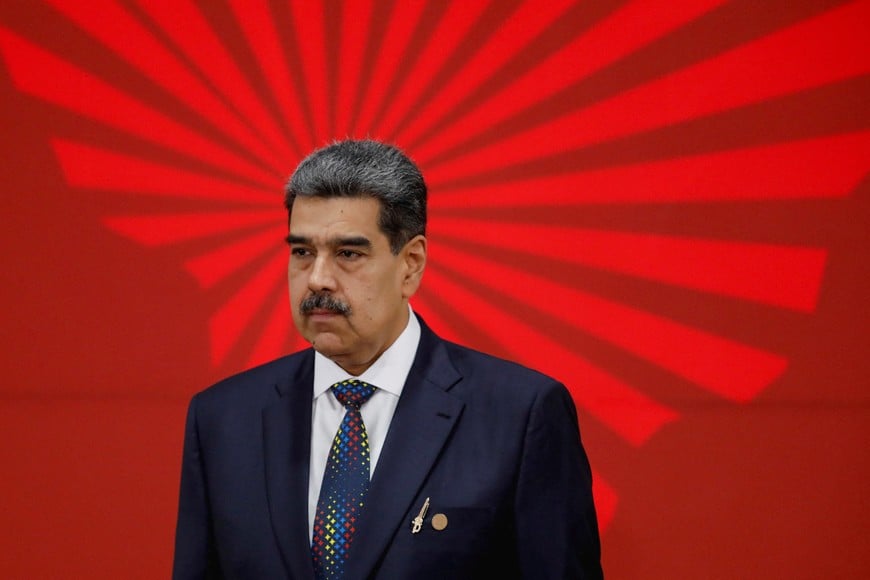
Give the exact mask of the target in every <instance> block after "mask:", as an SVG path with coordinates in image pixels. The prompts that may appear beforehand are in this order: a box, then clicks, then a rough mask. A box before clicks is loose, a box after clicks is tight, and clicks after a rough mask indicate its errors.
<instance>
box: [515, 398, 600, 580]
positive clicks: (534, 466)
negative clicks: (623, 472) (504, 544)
mask: <svg viewBox="0 0 870 580" xmlns="http://www.w3.org/2000/svg"><path fill="white" fill-rule="evenodd" d="M515 518H516V524H517V550H518V553H519V560H520V566H521V568H522V572H523V577H524V578H547V579H597V578H602V577H603V573H602V570H601V546H600V541H599V537H598V523H597V519H596V516H595V505H594V504H593V501H592V473H591V470H590V468H589V462H588V460H587V458H586V452H585V451H584V450H583V445H582V444H581V441H580V432H579V428H578V425H577V413H576V410H575V408H574V402H573V401H572V399H571V395H570V394H569V393H568V391H567V389H565V387H564V386H562V385H559V384H555V383H554V384H553V385H552V386H551V387H550V388H548V389H546V390H544V391H543V392H542V393H541V394H540V395H539V396H538V397H537V399H536V400H535V402H534V405H533V407H532V410H531V413H530V415H529V422H528V425H527V428H526V434H525V442H524V445H523V453H522V459H521V464H520V469H519V479H518V482H517V491H516V499H515Z"/></svg>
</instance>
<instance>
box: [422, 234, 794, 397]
mask: <svg viewBox="0 0 870 580" xmlns="http://www.w3.org/2000/svg"><path fill="white" fill-rule="evenodd" d="M438 252H439V262H438V264H439V267H440V268H444V269H447V270H450V271H452V272H454V273H456V274H457V275H458V276H460V277H464V278H468V279H473V280H476V281H477V282H479V283H481V284H483V285H485V286H487V287H489V288H490V290H491V291H492V292H493V293H495V294H500V295H505V296H509V297H511V298H513V299H515V300H518V301H521V302H527V303H528V304H529V306H531V307H532V308H535V309H537V310H539V311H541V312H542V313H544V314H545V315H548V316H552V317H554V318H559V319H561V320H564V321H565V322H566V323H568V324H571V325H573V326H575V327H577V328H580V329H582V330H583V331H584V332H587V333H589V334H591V335H593V336H595V337H597V338H600V339H602V340H605V341H607V342H610V343H611V344H614V345H616V346H619V347H621V348H623V349H625V350H627V351H629V352H631V353H632V354H633V355H635V356H638V357H641V358H644V359H646V360H648V361H650V362H652V363H654V364H656V365H659V366H661V367H663V368H665V369H667V370H669V371H670V372H672V373H674V374H677V375H679V376H681V377H683V378H685V379H687V380H689V381H691V382H693V383H695V384H696V385H698V386H700V387H702V388H703V389H706V390H708V391H710V392H713V393H715V394H717V395H719V396H721V397H724V398H727V399H730V400H732V401H738V402H745V401H749V400H751V399H753V398H754V397H755V396H757V395H758V394H759V393H760V392H761V391H762V390H763V389H765V388H767V387H768V386H769V385H770V384H771V383H772V382H773V381H774V380H775V379H776V378H777V377H778V376H780V375H781V374H782V372H783V371H784V370H785V368H786V364H787V361H786V359H785V358H783V357H781V356H779V355H776V354H773V353H769V352H765V351H763V350H760V349H757V348H753V347H751V346H748V345H744V344H741V343H739V342H736V341H733V340H728V339H726V338H722V337H719V336H715V335H713V334H710V333H708V332H705V331H703V330H700V329H696V328H690V327H688V326H684V325H682V324H679V323H677V322H674V321H672V320H668V319H667V318H664V317H661V316H656V315H654V314H651V313H648V312H644V311H642V310H638V309H636V308H630V307H628V306H625V305H622V304H617V303H615V302H612V301H610V300H607V299H604V298H599V297H596V296H593V295H591V294H588V293H585V292H581V291H579V290H575V289H572V288H568V287H565V286H562V285H560V284H558V283H556V282H553V281H550V280H546V279H544V278H541V277H540V276H535V275H532V274H529V273H527V272H524V271H522V270H520V269H518V268H512V267H509V266H504V265H500V264H496V263H494V262H491V261H487V260H483V259H480V258H477V257H474V256H472V255H470V254H467V253H465V252H461V251H456V250H452V249H450V248H449V247H445V246H444V245H442V246H440V247H439V248H438ZM506 280H509V281H510V283H509V284H505V281H506ZM530 288H534V291H535V293H536V294H537V295H539V296H546V297H547V299H546V301H536V300H531V301H530V300H529V299H528V298H529V289H530ZM566 306H569V307H567V308H566Z"/></svg>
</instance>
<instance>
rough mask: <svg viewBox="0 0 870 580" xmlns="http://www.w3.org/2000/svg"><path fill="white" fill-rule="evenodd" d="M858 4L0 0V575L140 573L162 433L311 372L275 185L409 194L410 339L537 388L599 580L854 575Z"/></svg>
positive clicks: (859, 225)
mask: <svg viewBox="0 0 870 580" xmlns="http://www.w3.org/2000/svg"><path fill="white" fill-rule="evenodd" d="M868 28H870V2H866V1H858V2H839V1H817V2H815V1H814V2H810V1H800V2H795V1H788V2H786V1H770V2H749V1H746V2H744V1H730V2H724V1H712V0H707V1H684V2H644V1H636V2H619V1H613V2H608V1H590V2H582V3H580V2H577V3H575V2H568V1H553V2H521V1H512V0H493V1H491V2H487V1H483V0H468V1H464V2H457V3H446V2H434V1H433V2H414V1H408V2H404V1H397V2H395V3H394V2H389V1H384V2H381V1H373V0H370V1H354V2H351V1H347V2H338V1H336V2H322V3H321V2H305V3H301V2H292V1H291V2H279V1H277V0H276V1H271V2H267V1H265V0H257V1H254V0H248V1H243V0H216V1H213V2H197V3H193V2H188V1H179V0H173V1H171V2H169V1H166V2H162V1H147V2H146V1H144V0H143V1H142V2H119V3H116V2H113V1H109V0H106V1H97V0H94V1H87V2H81V1H73V0H67V1H61V0H45V1H44V2H42V1H40V2H37V1H23V0H20V1H7V2H4V3H2V5H0V56H2V61H0V62H2V63H3V64H2V67H0V92H2V103H3V107H2V116H3V118H2V121H3V124H2V126H3V129H4V137H3V140H2V148H3V163H2V172H3V175H2V183H3V186H4V191H3V194H2V204H3V207H2V216H3V227H2V228H0V236H2V244H3V262H4V263H3V267H2V269H0V275H2V284H0V293H2V294H0V296H2V300H3V304H4V309H3V324H2V326H0V332H2V339H3V340H2V344H3V345H4V348H3V349H2V357H3V365H2V368H3V369H4V371H5V372H4V379H3V382H2V387H0V465H2V466H3V477H2V480H0V498H2V500H0V501H2V504H0V514H2V515H0V518H2V526H0V530H2V531H0V534H2V537H0V546H2V547H0V575H2V576H3V577H5V578H10V577H11V578H41V577H45V578H49V577H52V578H59V577H70V578H73V577H86V578H118V577H123V578H158V577H166V576H167V575H168V573H169V566H170V561H171V552H172V538H173V527H174V517H175V514H174V512H175V507H176V494H177V487H178V473H179V463H180V449H181V436H182V427H183V417H184V411H185V407H186V404H187V401H188V400H189V397H190V395H191V394H193V393H194V392H195V391H197V390H199V389H202V388H204V387H205V386H207V385H208V384H209V383H210V382H212V381H214V380H217V379H218V378H220V377H222V376H225V375H227V374H229V373H232V372H236V371H238V370H241V369H243V368H246V367H248V366H250V365H252V364H255V363H257V362H260V361H263V360H267V359H269V358H272V357H274V356H278V355H279V354H281V353H283V352H289V351H291V350H293V349H295V348H297V347H298V346H299V345H300V342H299V340H298V338H297V337H296V335H295V333H294V331H293V330H292V328H291V325H290V322H289V312H288V308H287V306H286V288H285V285H286V281H285V280H284V277H285V271H286V270H285V261H286V257H287V256H286V250H285V249H284V247H283V246H282V243H281V236H282V232H283V228H284V220H285V218H284V217H283V213H282V208H281V197H280V189H281V185H282V183H283V181H284V180H285V179H286V177H287V176H288V175H289V173H290V172H291V171H292V168H293V167H294V166H295V164H296V163H297V162H298V160H299V159H300V158H301V156H302V155H304V153H306V152H307V151H309V150H310V149H311V148H312V147H314V146H317V145H320V144H323V143H325V142H327V141H328V140H329V139H331V138H335V137H343V136H346V135H351V136H357V137H360V136H365V135H371V136H374V137H378V138H382V139H386V140H390V141H394V142H396V143H398V144H399V145H400V146H402V147H403V148H405V149H406V151H407V152H408V153H409V154H410V155H411V156H412V157H414V158H415V159H416V160H417V161H418V162H419V164H420V165H421V167H422V169H423V171H424V174H425V175H426V176H427V180H428V182H429V184H430V190H431V201H430V206H431V210H430V212H431V221H430V239H431V262H430V267H429V269H428V270H427V274H426V278H425V280H424V288H423V289H422V290H421V293H420V295H419V296H418V297H417V298H416V299H415V301H414V304H415V308H416V309H417V310H418V311H419V312H421V313H422V314H423V315H424V316H425V318H426V319H427V321H429V322H430V324H431V325H432V326H434V327H435V328H436V330H438V331H439V332H441V334H443V335H444V336H446V337H448V338H452V339H455V340H458V341H460V342H463V343H465V344H469V345H471V346H474V347H477V348H480V349H482V350H485V351H489V352H493V353H495V354H499V355H502V356H507V357H510V358H514V359H518V360H520V361H522V362H524V363H526V364H528V365H530V366H533V367H536V368H539V369H541V370H544V371H546V372H548V373H550V374H553V375H555V376H557V377H559V378H561V379H563V380H564V381H565V382H566V383H567V384H568V385H569V388H570V389H571V390H572V393H573V394H574V396H575V399H576V401H577V403H578V408H579V414H580V420H581V425H582V429H583V434H584V440H585V443H586V446H587V449H588V452H589V455H590V458H591V461H592V463H593V467H594V469H595V473H596V495H597V497H596V501H597V503H598V508H599V513H600V516H601V527H602V539H603V552H604V565H605V571H606V572H607V573H608V576H609V577H611V578H736V577H740V578H774V577H782V578H819V577H825V578H859V577H860V578H863V577H867V576H868V574H870V556H868V554H870V549H868V548H870V546H868V539H867V538H868V532H870V524H868V521H870V509H868V508H870V504H868V500H867V494H866V492H867V484H866V482H867V480H868V475H870V464H868V454H867V451H866V449H867V439H868V424H870V423H868V418H870V417H868V402H870V399H868V389H867V384H868V377H870V363H868V359H870V357H868V355H867V353H868V352H870V350H868V346H870V345H868V333H867V327H868V316H867V315H868V309H867V299H866V296H867V294H868V290H870V287H868V286H870V268H868V260H867V258H866V256H867V253H868V250H870V240H868V227H867V226H868V219H867V218H868V215H870V214H868V212H870V182H868V179H867V171H868V168H870V109H868V107H867V103H868V102H870V76H868V72H870V51H868V50H867V40H866V37H867V30H868Z"/></svg>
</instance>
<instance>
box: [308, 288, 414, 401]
mask: <svg viewBox="0 0 870 580" xmlns="http://www.w3.org/2000/svg"><path fill="white" fill-rule="evenodd" d="M419 344H420V322H419V321H418V320H417V317H416V316H414V311H413V310H412V309H411V305H410V304H409V305H408V324H407V325H406V326H405V330H403V331H402V334H400V335H399V337H398V338H397V339H396V340H395V341H394V342H393V344H391V345H390V347H389V348H388V349H387V350H385V351H384V352H383V354H381V356H379V357H378V359H377V360H376V361H375V362H374V363H373V364H372V366H370V367H369V368H367V369H366V371H365V372H364V373H363V374H361V375H360V376H358V377H355V376H353V375H351V374H348V372H347V371H346V370H344V369H343V368H341V367H340V366H338V365H337V364H335V363H334V362H332V361H331V360H329V359H328V358H326V357H325V356H323V355H322V354H320V353H319V352H317V351H315V352H314V398H315V399H316V398H317V397H319V396H320V395H322V394H323V393H325V392H326V391H327V389H329V387H331V386H332V385H334V384H335V383H337V382H339V381H344V380H347V379H358V380H361V381H365V382H367V383H369V384H371V385H374V386H376V387H378V388H379V389H382V390H384V391H387V392H388V393H391V394H393V395H395V396H396V397H398V396H400V395H401V394H402V389H403V388H404V387H405V380H406V379H407V378H408V373H409V372H411V365H412V364H413V363H414V357H415V356H416V354H417V346H418V345H419Z"/></svg>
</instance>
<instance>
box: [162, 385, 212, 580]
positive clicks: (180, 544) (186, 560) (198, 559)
mask: <svg viewBox="0 0 870 580" xmlns="http://www.w3.org/2000/svg"><path fill="white" fill-rule="evenodd" d="M221 577H222V576H221V574H220V570H219V568H218V564H217V556H216V553H215V546H214V538H213V535H212V531H211V516H210V511H209V502H208V493H207V489H206V482H205V472H204V469H203V463H202V452H201V448H200V438H199V426H198V422H197V397H194V398H193V399H192V400H191V402H190V406H189V408H188V411H187V424H186V426H185V432H184V452H183V456H182V463H181V492H180V493H179V499H178V522H177V525H176V529H175V557H174V560H173V565H172V578H173V580H194V579H197V580H198V579H213V578H221Z"/></svg>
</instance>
